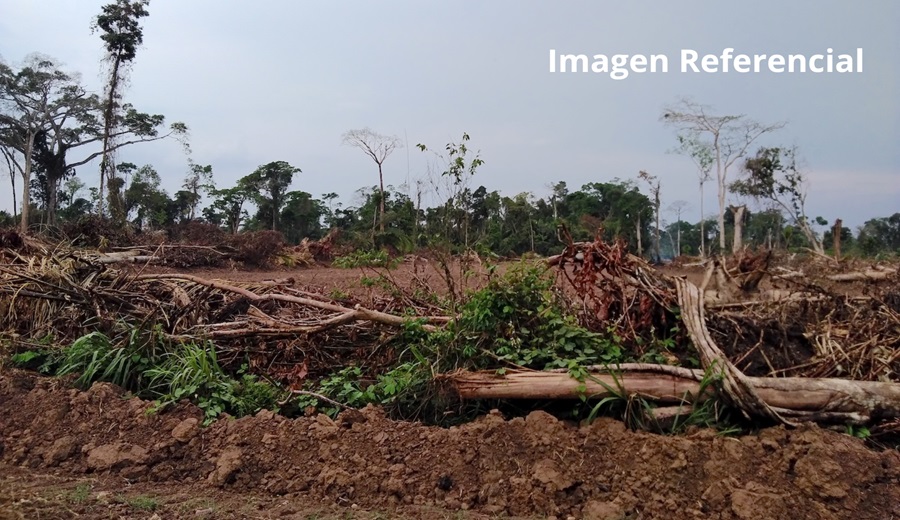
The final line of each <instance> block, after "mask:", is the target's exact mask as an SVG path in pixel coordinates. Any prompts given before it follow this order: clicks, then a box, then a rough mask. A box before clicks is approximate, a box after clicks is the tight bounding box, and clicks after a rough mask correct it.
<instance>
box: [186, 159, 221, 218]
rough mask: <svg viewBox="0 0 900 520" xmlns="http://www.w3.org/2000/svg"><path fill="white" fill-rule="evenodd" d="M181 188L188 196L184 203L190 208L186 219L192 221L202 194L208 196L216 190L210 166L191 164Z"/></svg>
mask: <svg viewBox="0 0 900 520" xmlns="http://www.w3.org/2000/svg"><path fill="white" fill-rule="evenodd" d="M181 186H182V188H184V191H186V192H187V194H188V195H187V201H186V202H187V204H188V207H189V208H190V213H189V215H188V219H189V220H194V218H195V217H196V211H197V206H198V205H199V204H200V199H201V198H202V194H203V193H206V194H210V193H212V192H213V190H215V189H216V185H215V183H214V182H213V171H212V165H209V164H207V165H206V166H200V165H199V164H196V163H193V162H191V163H190V170H189V171H188V174H187V177H185V178H184V184H182V185H181Z"/></svg>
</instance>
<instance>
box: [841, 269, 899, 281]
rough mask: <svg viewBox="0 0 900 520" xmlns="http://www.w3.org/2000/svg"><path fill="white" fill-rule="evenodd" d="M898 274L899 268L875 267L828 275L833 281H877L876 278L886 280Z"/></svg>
mask: <svg viewBox="0 0 900 520" xmlns="http://www.w3.org/2000/svg"><path fill="white" fill-rule="evenodd" d="M896 275H897V270H896V269H894V270H885V271H876V270H875V269H868V270H865V271H858V272H855V273H842V274H833V275H831V276H827V277H826V278H828V279H829V280H831V281H832V282H858V281H863V280H866V281H869V280H871V281H875V280H886V279H888V278H890V277H892V276H896Z"/></svg>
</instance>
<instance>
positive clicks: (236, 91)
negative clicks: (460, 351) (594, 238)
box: [0, 0, 900, 226]
mask: <svg viewBox="0 0 900 520" xmlns="http://www.w3.org/2000/svg"><path fill="white" fill-rule="evenodd" d="M104 3H106V2H105V1H103V0H98V1H88V0H78V1H77V2H75V1H72V0H41V1H39V2H38V1H28V0H0V13H2V14H0V56H2V58H3V59H4V60H5V61H6V62H7V63H11V64H17V63H19V62H21V60H22V59H23V58H24V57H25V56H26V55H27V54H29V53H31V52H35V51H37V52H41V53H44V54H47V55H50V56H52V57H54V58H56V59H58V60H59V61H61V62H62V63H64V65H65V67H66V68H67V70H70V71H78V72H81V73H82V75H83V79H84V82H85V83H86V84H87V85H88V86H89V87H90V88H93V89H97V90H98V91H99V90H100V85H101V80H100V73H101V66H100V58H101V55H102V49H101V42H100V39H99V36H98V35H96V34H94V35H92V34H91V31H90V23H91V19H92V17H94V16H95V15H96V14H97V13H98V12H99V11H100V6H101V5H102V4H104ZM149 11H150V16H149V17H148V18H146V19H145V20H144V28H145V30H144V46H143V48H141V49H140V50H139V52H138V55H137V59H136V62H135V66H134V69H133V72H132V76H131V85H130V88H129V89H128V91H127V94H126V99H127V100H128V101H130V102H132V103H133V104H134V105H135V106H136V107H137V108H139V109H141V110H144V111H148V112H153V113H161V114H164V115H165V116H166V117H167V118H168V120H169V121H183V122H185V123H186V124H187V125H188V126H189V127H190V129H191V146H192V148H193V156H192V157H193V160H194V161H195V162H197V163H200V164H211V165H212V166H213V168H214V172H215V177H216V180H217V183H218V185H219V186H220V187H227V186H231V185H233V183H234V181H235V180H237V179H238V178H240V177H242V176H244V175H246V174H248V173H250V172H251V171H253V170H254V169H255V168H256V167H257V166H258V165H260V164H264V163H267V162H270V161H276V160H285V161H288V162H290V163H291V164H293V165H294V166H297V167H299V168H301V169H302V170H303V173H302V174H300V175H299V176H298V177H297V178H296V179H295V182H294V186H293V187H294V189H301V190H304V191H308V192H310V193H312V194H313V195H315V196H320V195H321V194H322V193H326V192H332V191H334V192H337V193H339V194H340V195H341V198H342V201H343V202H344V203H345V204H347V203H353V202H354V199H353V197H354V192H355V190H356V189H357V188H360V187H362V186H367V185H368V186H371V185H373V184H375V183H376V182H377V170H375V167H374V164H373V163H371V161H370V160H368V159H366V157H365V156H364V155H363V154H362V153H361V152H359V151H358V150H356V149H352V148H349V147H346V146H342V145H341V135H342V133H343V132H345V131H346V130H349V129H351V128H360V127H364V126H369V127H371V128H372V129H374V130H376V131H378V132H381V133H384V134H395V135H397V136H399V137H400V138H401V139H403V140H404V141H405V142H407V143H408V146H407V148H405V149H403V150H400V151H398V152H396V153H395V154H394V155H393V156H391V157H390V158H389V159H388V161H387V162H386V163H385V177H386V178H385V182H386V183H389V184H393V185H400V184H402V183H404V182H405V181H407V179H409V180H411V181H414V180H415V179H417V178H420V177H422V176H423V175H424V174H425V170H426V156H425V155H424V154H422V153H421V152H420V151H419V150H417V149H416V148H415V144H416V143H420V142H421V143H425V144H427V145H429V146H431V147H433V148H438V149H440V148H442V147H443V146H444V144H446V143H447V142H448V141H450V140H458V139H459V137H460V136H461V135H462V133H463V132H468V133H469V135H471V138H472V140H471V145H472V146H473V147H475V148H478V149H480V150H481V154H482V158H483V159H484V160H485V161H486V162H485V165H484V166H483V167H482V168H481V169H480V170H479V172H478V174H477V178H476V179H475V180H474V185H475V186H478V185H479V184H483V185H485V186H486V187H487V188H488V189H498V190H500V191H501V192H502V193H504V194H507V195H510V196H511V195H515V194H517V193H520V192H531V193H533V194H534V195H535V196H537V197H543V196H545V195H546V194H547V193H548V191H549V188H548V185H549V184H550V183H552V182H556V181H560V180H565V181H566V182H567V183H568V185H569V187H570V189H576V188H578V187H580V186H581V185H582V184H585V183H587V182H598V181H599V182H603V181H609V180H611V179H613V178H616V177H618V178H622V179H633V178H635V177H636V175H637V173H638V171H639V170H647V171H649V172H650V173H652V174H655V175H658V176H659V177H660V179H661V180H662V188H663V192H662V193H663V198H664V200H663V205H664V206H666V205H668V204H669V203H671V202H673V201H675V200H679V199H681V200H686V201H688V202H689V203H690V204H691V209H690V211H688V212H687V213H686V214H685V216H686V218H691V219H692V220H693V219H696V218H697V217H699V211H698V208H699V204H698V195H697V182H696V181H697V176H696V173H695V169H694V167H693V164H692V163H691V162H690V160H688V159H686V158H683V157H679V156H676V155H671V154H667V153H666V152H667V150H669V149H671V148H672V147H673V146H674V144H675V140H674V136H673V131H672V129H670V128H666V127H664V126H663V125H662V124H661V123H660V122H659V116H660V114H661V111H662V109H663V107H664V106H665V105H666V104H669V103H672V102H673V101H675V100H676V99H677V98H679V97H680V96H690V97H692V98H694V99H695V100H696V101H698V102H701V103H704V104H708V105H712V106H714V107H715V108H716V109H717V110H718V111H719V112H720V113H728V114H746V115H747V116H748V117H751V118H754V119H757V120H759V121H762V122H767V123H768V122H775V121H780V120H784V121H787V122H788V126H787V127H786V128H785V129H784V130H781V131H780V132H778V133H777V134H774V135H772V136H770V137H768V138H766V139H765V140H764V141H763V142H762V143H761V144H768V145H797V146H798V147H799V149H800V151H801V154H802V157H803V159H804V165H805V170H806V171H807V173H808V175H809V179H810V190H809V198H808V206H809V213H810V214H811V215H812V216H815V215H822V216H824V217H826V218H828V219H829V220H833V219H834V218H835V217H842V218H843V219H844V222H845V224H849V225H851V226H856V225H859V224H862V222H864V221H865V220H866V219H868V218H872V217H880V216H887V215H890V214H892V213H895V212H897V211H900V100H898V97H900V96H898V94H900V81H898V68H900V36H898V34H900V31H898V29H897V28H898V27H900V2H896V1H895V0H883V1H869V2H848V1H820V0H819V1H792V2H782V1H761V2H743V3H742V4H737V3H734V2H727V3H726V2H719V1H684V0H682V1H679V2H550V1H544V2H536V1H521V0H507V1H498V0H492V1H490V2H484V1H465V2H461V1H457V2H449V1H447V2H440V3H439V2H422V1H412V0H410V1H403V2H401V1H383V2H369V1H365V2H363V1H355V2H341V1H321V2H294V1H287V0H281V1H275V0H272V1H259V2H223V1H221V0H191V1H185V0H178V1H175V0H152V2H151V4H150V7H149ZM726 47H734V48H735V49H736V52H737V53H745V54H775V53H778V54H795V53H803V54H807V55H809V54H815V53H824V52H825V51H826V49H827V48H829V47H830V48H833V49H834V54H842V53H851V54H855V52H856V49H857V48H862V49H863V50H864V71H863V72H862V73H858V74H857V73H854V74H811V73H806V74H798V73H795V74H787V73H784V74H780V75H779V74H773V73H770V72H761V73H758V74H756V73H750V74H736V73H719V74H706V73H700V74H697V73H681V72H680V71H679V55H680V52H681V50H682V49H695V50H697V51H698V52H700V53H701V54H707V53H709V54H720V53H721V52H722V50H723V49H724V48H726ZM550 49H556V50H557V52H559V53H584V54H589V55H593V54H610V55H612V54H665V55H667V56H668V57H669V61H670V63H669V66H670V68H669V72H668V73H656V74H649V73H647V74H642V75H638V74H635V75H631V76H630V77H628V78H627V79H624V80H620V81H616V80H613V79H611V78H610V77H609V76H608V75H604V74H593V73H587V74H559V73H557V74H551V73H550V72H548V62H549V50H550ZM119 160H120V161H130V162H134V163H137V164H139V165H141V164H147V163H150V164H152V165H153V166H154V167H156V168H157V170H158V171H159V172H160V174H161V175H162V177H163V179H164V185H165V187H166V188H167V189H168V190H169V191H170V192H173V191H175V190H177V189H178V187H179V184H180V182H181V179H182V178H183V177H184V174H185V173H186V171H187V159H186V157H185V155H184V153H183V152H182V150H181V148H180V146H179V145H178V144H177V143H175V142H162V143H154V144H150V145H138V146H133V147H131V148H128V149H126V150H124V151H123V152H122V153H121V154H120V157H119ZM96 170H97V167H96V165H92V166H91V167H83V168H81V169H80V170H79V172H78V173H79V176H80V177H82V178H83V179H84V180H85V181H86V182H87V183H88V185H95V184H96V182H97V179H96V177H97V173H96ZM20 184H21V183H20ZM0 190H2V191H0V193H2V196H0V207H3V208H6V209H9V207H10V206H11V205H12V202H11V200H12V198H11V196H10V194H9V191H10V189H9V183H8V180H6V181H2V182H0ZM713 192H714V187H713V184H709V185H707V198H706V210H707V213H708V214H710V213H713V212H714V207H715V206H714V204H715V194H714V193H713ZM664 217H666V218H668V219H672V218H674V217H673V216H672V215H664Z"/></svg>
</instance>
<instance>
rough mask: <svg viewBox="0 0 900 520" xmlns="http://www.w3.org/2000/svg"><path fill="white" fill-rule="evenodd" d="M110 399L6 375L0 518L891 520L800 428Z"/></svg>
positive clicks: (818, 438)
mask: <svg viewBox="0 0 900 520" xmlns="http://www.w3.org/2000/svg"><path fill="white" fill-rule="evenodd" d="M151 407H152V403H149V402H145V401H142V400H139V399H136V398H128V396H126V395H124V393H123V392H122V390H121V389H119V388H117V387H115V386H113V385H110V384H106V383H98V384H95V385H94V386H93V387H92V388H91V389H90V390H89V391H79V390H75V389H72V388H70V387H69V386H68V385H67V384H66V382H65V381H62V380H57V379H48V378H40V377H37V376H35V375H33V374H31V373H26V372H21V371H18V370H6V371H5V372H4V373H2V374H0V418H2V420H0V451H2V455H0V511H2V513H0V518H4V519H5V518H23V519H25V518H27V519H31V518H101V519H106V518H110V519H112V518H160V519H162V518H296V519H300V518H491V517H495V516H504V517H523V518H552V517H556V518H569V517H573V518H596V519H605V518H704V519H709V518H712V519H716V518H722V519H725V518H728V519H730V518H823V519H825V518H854V519H867V518H871V519H887V518H895V517H897V516H900V453H898V452H897V451H884V452H875V451H872V450H869V449H867V448H866V447H865V445H864V444H863V442H862V441H860V440H859V439H855V438H853V437H850V436H847V435H843V434H840V433H836V432H832V431H827V430H823V429H819V428H817V427H815V426H806V427H803V428H799V429H796V430H790V431H789V430H785V429H782V428H772V429H767V430H763V431H761V432H759V433H758V434H755V435H746V436H743V437H738V438H731V437H722V436H718V435H717V434H716V433H715V432H714V431H711V430H696V431H694V432H692V433H690V434H688V435H684V436H678V437H673V436H661V435H655V434H650V433H643V432H632V431H628V430H626V429H625V427H624V426H623V425H622V423H620V422H618V421H613V420H609V419H600V420H598V421H596V422H594V423H593V424H592V425H590V426H582V427H578V426H576V425H572V424H567V423H565V422H561V421H559V420H557V419H556V418H554V417H552V416H551V415H549V414H547V413H544V412H540V411H538V412H532V413H531V414H530V415H528V416H527V417H525V418H515V419H511V420H506V419H504V418H503V417H502V416H500V415H499V414H497V413H493V414H489V415H487V416H484V417H482V418H481V419H479V420H476V421H475V422H472V423H469V424H466V425H463V426H459V427H453V428H449V429H442V428H438V427H430V426H424V425H421V424H416V423H406V422H396V421H392V420H389V419H387V418H386V417H385V416H384V414H383V413H382V412H381V411H380V410H379V409H376V408H371V407H370V408H366V409H364V410H362V411H348V412H345V413H344V414H342V415H341V416H339V417H338V418H337V420H331V419H330V418H328V417H326V416H324V415H318V416H315V417H303V418H297V419H286V418H283V417H280V416H277V415H275V414H272V413H269V412H261V413H259V414H257V415H256V416H254V417H247V418H243V419H238V420H234V419H231V418H224V419H221V420H219V421H217V422H215V423H214V424H212V425H210V426H208V427H206V428H201V427H200V426H199V420H200V418H201V415H202V414H201V413H200V411H199V410H198V409H197V408H195V407H193V406H192V405H189V404H182V405H179V406H177V407H175V408H173V409H170V410H167V411H164V412H161V413H153V412H152V411H151Z"/></svg>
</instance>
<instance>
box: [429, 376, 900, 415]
mask: <svg viewBox="0 0 900 520" xmlns="http://www.w3.org/2000/svg"><path fill="white" fill-rule="evenodd" d="M659 366H660V371H659V372H658V373H654V372H652V371H650V370H651V368H650V367H652V365H642V367H643V369H642V371H631V370H622V368H623V367H618V368H616V367H612V368H611V370H612V371H611V372H591V373H590V375H589V376H588V377H586V378H585V380H584V381H583V382H582V381H579V380H577V379H575V378H573V377H571V376H570V375H569V374H567V373H560V372H539V371H514V370H511V371H507V372H506V373H505V374H503V375H498V374H497V373H496V372H494V371H482V372H465V371H460V372H455V373H452V374H445V375H442V376H439V377H438V379H439V380H441V381H444V382H446V383H449V385H450V387H451V388H452V389H453V390H454V391H455V392H456V393H457V395H459V397H460V398H462V399H580V398H582V397H583V396H588V397H591V398H598V399H599V398H603V397H609V396H621V397H626V396H633V397H641V398H644V399H647V400H649V401H653V402H655V403H657V404H660V405H663V406H667V405H684V404H691V403H695V402H698V401H702V400H704V399H708V398H709V397H711V395H712V390H711V389H709V390H708V391H706V392H704V393H703V394H702V395H700V388H701V385H700V381H701V380H702V378H703V372H702V371H700V370H689V369H684V368H679V369H678V370H671V369H673V368H678V367H666V366H665V365H659ZM619 370H621V371H619ZM745 378H746V381H747V383H749V385H750V386H751V387H752V388H753V390H754V392H755V393H756V395H758V396H759V398H760V399H762V401H763V402H765V404H766V405H768V406H769V407H771V408H772V409H773V410H775V411H777V412H778V413H780V414H783V415H785V416H787V417H790V418H791V419H793V420H797V421H815V422H835V421H837V422H853V423H857V424H865V423H868V422H870V421H871V420H873V419H892V418H897V417H900V384H897V383H883V382H876V381H850V380H846V379H811V378H803V377H785V378H764V377H746V376H745Z"/></svg>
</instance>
